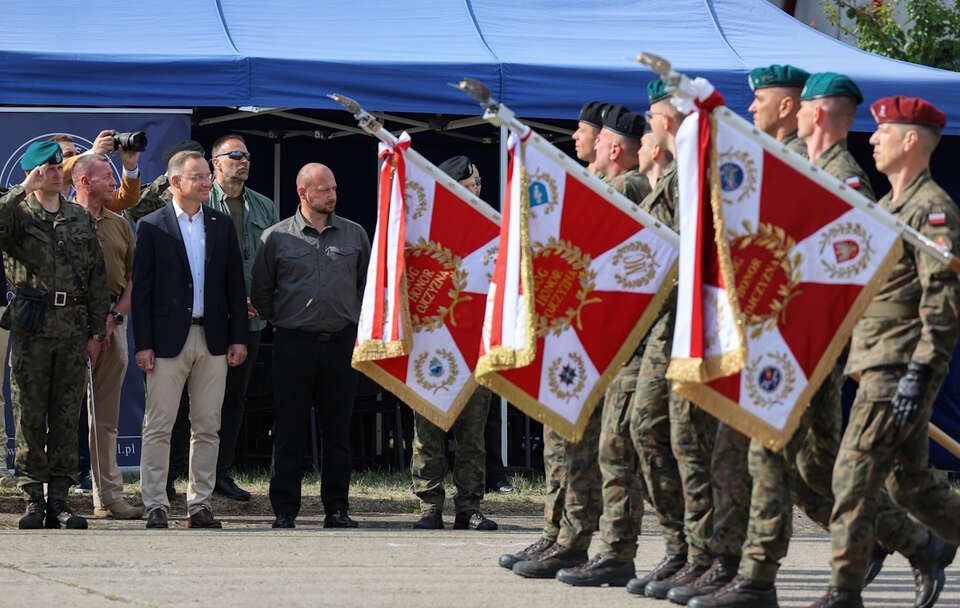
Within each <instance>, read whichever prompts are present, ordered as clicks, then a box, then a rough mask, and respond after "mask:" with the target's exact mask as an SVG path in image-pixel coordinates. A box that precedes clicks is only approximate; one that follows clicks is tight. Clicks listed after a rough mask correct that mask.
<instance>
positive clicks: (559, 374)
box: [547, 353, 587, 401]
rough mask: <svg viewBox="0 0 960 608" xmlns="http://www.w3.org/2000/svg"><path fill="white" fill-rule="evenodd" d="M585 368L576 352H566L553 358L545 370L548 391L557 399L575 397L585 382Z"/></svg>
mask: <svg viewBox="0 0 960 608" xmlns="http://www.w3.org/2000/svg"><path fill="white" fill-rule="evenodd" d="M586 376H587V369H586V367H585V366H584V364H583V358H582V357H580V355H578V354H577V353H567V354H566V355H562V356H560V357H557V358H556V359H554V360H553V362H552V363H551V364H550V368H549V369H548V370H547V377H548V378H549V380H548V384H549V386H550V392H551V393H553V394H554V396H556V397H557V398H558V399H563V400H564V401H568V400H570V399H573V398H576V397H577V396H578V395H579V394H580V392H581V391H583V387H584V386H586V384H587V378H586Z"/></svg>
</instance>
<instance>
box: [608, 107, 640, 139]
mask: <svg viewBox="0 0 960 608" xmlns="http://www.w3.org/2000/svg"><path fill="white" fill-rule="evenodd" d="M645 122H646V121H644V120H643V117H642V116H640V115H638V114H634V113H633V112H631V111H630V110H628V109H626V108H625V107H623V106H616V105H615V106H610V109H609V110H608V111H607V114H606V116H604V117H603V128H604V129H608V130H610V131H613V132H614V133H616V134H617V135H622V136H624V137H628V138H630V139H636V140H639V139H640V138H641V137H643V125H644V124H645Z"/></svg>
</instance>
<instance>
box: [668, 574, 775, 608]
mask: <svg viewBox="0 0 960 608" xmlns="http://www.w3.org/2000/svg"><path fill="white" fill-rule="evenodd" d="M779 606H780V604H778V603H777V589H776V587H774V586H773V583H762V582H760V581H752V580H750V579H748V578H743V577H742V576H737V577H734V579H733V580H732V581H730V582H729V583H727V585H726V586H725V587H723V588H722V589H719V590H717V591H714V592H713V593H711V594H710V595H699V596H697V597H695V598H692V599H691V600H690V601H689V602H688V603H687V608H779Z"/></svg>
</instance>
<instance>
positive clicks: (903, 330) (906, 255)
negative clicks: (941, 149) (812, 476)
mask: <svg viewBox="0 0 960 608" xmlns="http://www.w3.org/2000/svg"><path fill="white" fill-rule="evenodd" d="M871 112H872V113H873V116H874V118H875V119H876V121H877V124H878V126H877V130H876V132H875V133H874V134H873V136H872V137H871V138H870V143H871V144H872V145H873V148H874V159H875V162H876V166H877V169H878V170H879V171H880V172H881V173H883V174H884V175H886V176H887V178H888V179H889V180H890V184H891V186H892V190H891V191H890V193H889V194H887V195H886V196H885V197H883V198H882V199H881V200H880V201H879V203H878V206H879V207H880V208H882V209H885V210H887V211H889V212H890V213H892V214H894V215H895V216H896V217H897V218H898V219H900V220H902V221H903V222H904V223H906V224H907V225H908V226H910V227H912V228H914V229H916V230H918V231H919V232H921V233H922V234H924V235H925V236H927V237H929V238H930V239H931V240H933V241H934V242H935V243H936V244H937V245H939V246H940V247H941V248H943V249H945V250H948V251H951V250H953V247H954V244H955V243H956V242H957V240H958V238H960V214H958V212H957V208H956V206H955V204H954V202H953V201H952V200H951V199H950V197H949V196H948V195H947V193H946V192H944V191H943V189H941V188H940V187H939V186H938V185H937V184H936V183H935V182H934V181H933V179H932V177H931V176H930V171H929V162H930V156H931V154H932V153H933V150H934V149H935V148H936V145H937V143H938V141H939V138H940V131H941V129H942V128H943V127H944V126H945V125H946V118H945V116H944V114H943V113H942V112H941V111H940V110H938V109H937V108H935V107H934V106H933V105H932V104H930V103H929V102H927V101H925V100H922V99H917V98H903V97H899V96H898V97H887V98H883V99H880V100H878V101H876V102H875V103H874V104H873V105H872V106H871ZM958 302H960V280H958V277H957V275H956V274H955V273H954V272H953V271H952V270H950V269H949V268H947V267H946V266H944V265H942V264H941V263H940V262H939V261H937V260H936V259H934V258H933V257H932V256H930V255H929V254H927V253H925V252H923V251H918V250H917V249H916V248H915V247H914V246H912V245H910V244H907V243H904V244H903V253H902V255H901V257H900V259H899V260H898V261H897V264H896V265H895V266H894V268H893V270H892V271H891V273H890V275H889V277H888V278H887V281H886V283H885V284H884V286H883V287H882V288H881V289H880V291H879V292H878V293H877V294H876V295H875V296H874V299H873V302H872V303H871V304H870V306H869V307H868V308H867V310H866V312H865V313H864V316H863V318H862V319H861V320H860V321H859V323H857V325H856V327H855V328H854V330H853V337H852V339H851V343H850V356H849V359H848V361H847V366H846V369H845V372H846V373H847V374H848V375H850V376H852V377H854V379H856V380H858V382H859V384H860V386H859V388H858V390H857V396H856V399H855V400H854V404H853V408H852V410H851V412H850V421H849V424H848V426H847V429H846V432H845V433H844V435H843V439H842V441H841V445H840V453H839V454H838V456H837V462H836V465H835V466H834V470H833V493H834V496H835V497H836V502H835V504H834V507H833V513H832V514H831V517H830V534H831V540H832V545H833V575H832V577H831V583H830V584H831V587H830V589H829V590H828V591H827V593H826V594H825V595H824V596H823V597H822V598H820V600H819V601H818V602H817V603H816V604H815V606H820V607H834V608H836V607H846V606H853V607H859V606H862V605H863V602H862V600H861V598H860V590H861V588H862V587H863V582H864V577H865V574H866V570H867V562H868V560H869V557H870V552H871V549H872V547H873V543H874V537H875V519H876V517H875V515H876V512H877V509H878V504H877V503H878V496H879V490H880V486H881V484H885V485H886V488H887V489H888V490H889V492H890V494H891V496H892V497H893V499H894V500H896V501H897V503H898V504H900V505H902V506H903V507H904V508H905V509H907V510H908V511H909V512H910V514H911V515H913V517H915V518H916V519H918V520H919V521H921V522H923V523H924V524H926V525H927V526H928V527H929V528H930V529H931V530H933V531H934V532H936V534H937V535H940V536H942V537H943V538H945V539H947V541H949V542H950V543H954V545H955V544H956V543H958V542H960V523H958V521H957V517H956V514H957V513H958V512H960V493H957V491H956V490H954V489H952V488H951V487H950V484H949V483H948V482H947V481H946V480H945V479H942V478H940V477H938V476H937V475H936V474H935V473H934V472H933V471H932V470H931V469H930V468H929V463H928V443H927V441H928V424H929V421H930V413H931V409H932V407H933V402H934V399H935V398H936V395H937V391H938V390H939V388H940V385H941V383H942V382H943V378H944V376H945V375H946V371H947V365H948V363H949V361H950V355H951V354H952V352H953V349H954V346H955V344H956V341H957V336H958V332H960V325H958V321H960V319H958V316H960V311H958ZM937 535H934V534H931V535H930V536H929V538H928V540H927V543H926V544H925V545H924V546H923V547H922V548H921V549H920V550H918V551H917V552H916V554H915V555H913V556H912V557H911V558H910V562H911V565H912V566H913V568H914V570H915V576H916V572H917V571H921V572H922V571H924V570H926V571H929V570H931V569H932V570H936V571H937V573H936V575H935V580H934V584H932V585H925V586H924V588H923V589H920V588H919V587H920V585H919V584H918V592H920V594H919V597H918V598H917V599H916V602H915V605H916V606H932V605H933V604H934V603H935V601H936V598H937V596H938V595H939V593H940V590H941V589H942V586H943V581H944V576H943V572H942V569H943V568H945V567H946V566H947V565H949V564H950V563H951V562H952V561H953V558H954V556H955V554H956V547H955V546H954V545H949V544H947V543H945V542H944V541H942V540H940V538H938V536H937ZM921 582H922V581H919V580H918V583H921Z"/></svg>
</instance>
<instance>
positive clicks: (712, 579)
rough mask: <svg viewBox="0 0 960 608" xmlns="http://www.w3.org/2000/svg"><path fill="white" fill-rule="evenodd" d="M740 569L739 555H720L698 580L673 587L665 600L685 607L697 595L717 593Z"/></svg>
mask: <svg viewBox="0 0 960 608" xmlns="http://www.w3.org/2000/svg"><path fill="white" fill-rule="evenodd" d="M739 567H740V556H739V555H721V556H719V557H717V558H716V559H714V560H713V564H711V565H710V569H709V570H707V571H706V572H704V573H703V574H702V575H701V576H700V578H698V579H697V580H695V581H694V582H692V583H689V584H686V585H683V586H681V587H674V588H673V589H671V590H670V591H669V592H668V593H667V599H668V600H670V601H671V602H673V603H674V604H680V605H681V606H686V605H687V602H689V601H690V600H691V599H693V598H695V597H697V596H699V595H710V594H711V593H713V592H714V591H719V590H720V589H722V588H723V587H725V586H726V584H727V583H729V582H730V581H732V580H733V577H735V576H736V575H737V568H739Z"/></svg>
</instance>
